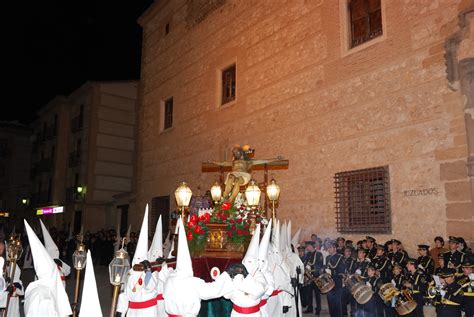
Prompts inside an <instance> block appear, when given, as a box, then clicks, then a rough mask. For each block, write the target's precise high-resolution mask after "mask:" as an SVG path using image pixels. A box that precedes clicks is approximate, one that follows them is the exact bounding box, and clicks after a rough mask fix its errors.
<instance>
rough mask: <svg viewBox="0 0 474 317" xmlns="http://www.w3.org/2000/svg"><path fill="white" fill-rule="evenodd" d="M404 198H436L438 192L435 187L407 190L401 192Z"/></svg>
mask: <svg viewBox="0 0 474 317" xmlns="http://www.w3.org/2000/svg"><path fill="white" fill-rule="evenodd" d="M402 193H403V196H405V197H416V196H438V194H439V190H438V188H436V187H431V188H418V189H407V190H404V191H402Z"/></svg>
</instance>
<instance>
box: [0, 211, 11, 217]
mask: <svg viewBox="0 0 474 317" xmlns="http://www.w3.org/2000/svg"><path fill="white" fill-rule="evenodd" d="M0 217H10V213H9V212H6V211H2V212H0Z"/></svg>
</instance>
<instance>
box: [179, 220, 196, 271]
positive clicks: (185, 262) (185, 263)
mask: <svg viewBox="0 0 474 317" xmlns="http://www.w3.org/2000/svg"><path fill="white" fill-rule="evenodd" d="M177 226H179V233H178V254H177V259H176V273H177V274H178V275H179V276H182V277H192V276H194V273H193V264H192V262H191V254H190V253H189V248H188V241H187V240H186V230H185V229H184V225H183V220H182V219H181V217H180V218H179V219H178V224H177Z"/></svg>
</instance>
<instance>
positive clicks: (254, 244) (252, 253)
mask: <svg viewBox="0 0 474 317" xmlns="http://www.w3.org/2000/svg"><path fill="white" fill-rule="evenodd" d="M259 240H260V224H257V227H256V228H255V232H254V233H253V236H252V239H251V240H250V243H249V246H248V249H247V253H245V256H244V258H243V259H242V264H243V265H244V266H245V268H246V269H247V272H249V274H251V275H253V274H255V271H256V270H257V268H258V245H259Z"/></svg>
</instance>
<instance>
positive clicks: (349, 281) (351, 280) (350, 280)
mask: <svg viewBox="0 0 474 317" xmlns="http://www.w3.org/2000/svg"><path fill="white" fill-rule="evenodd" d="M359 283H364V281H363V280H362V277H361V276H360V275H359V274H352V275H349V276H348V277H347V278H346V279H345V280H344V287H346V288H347V289H348V290H350V291H351V292H352V288H353V287H354V286H356V285H357V284H359Z"/></svg>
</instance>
